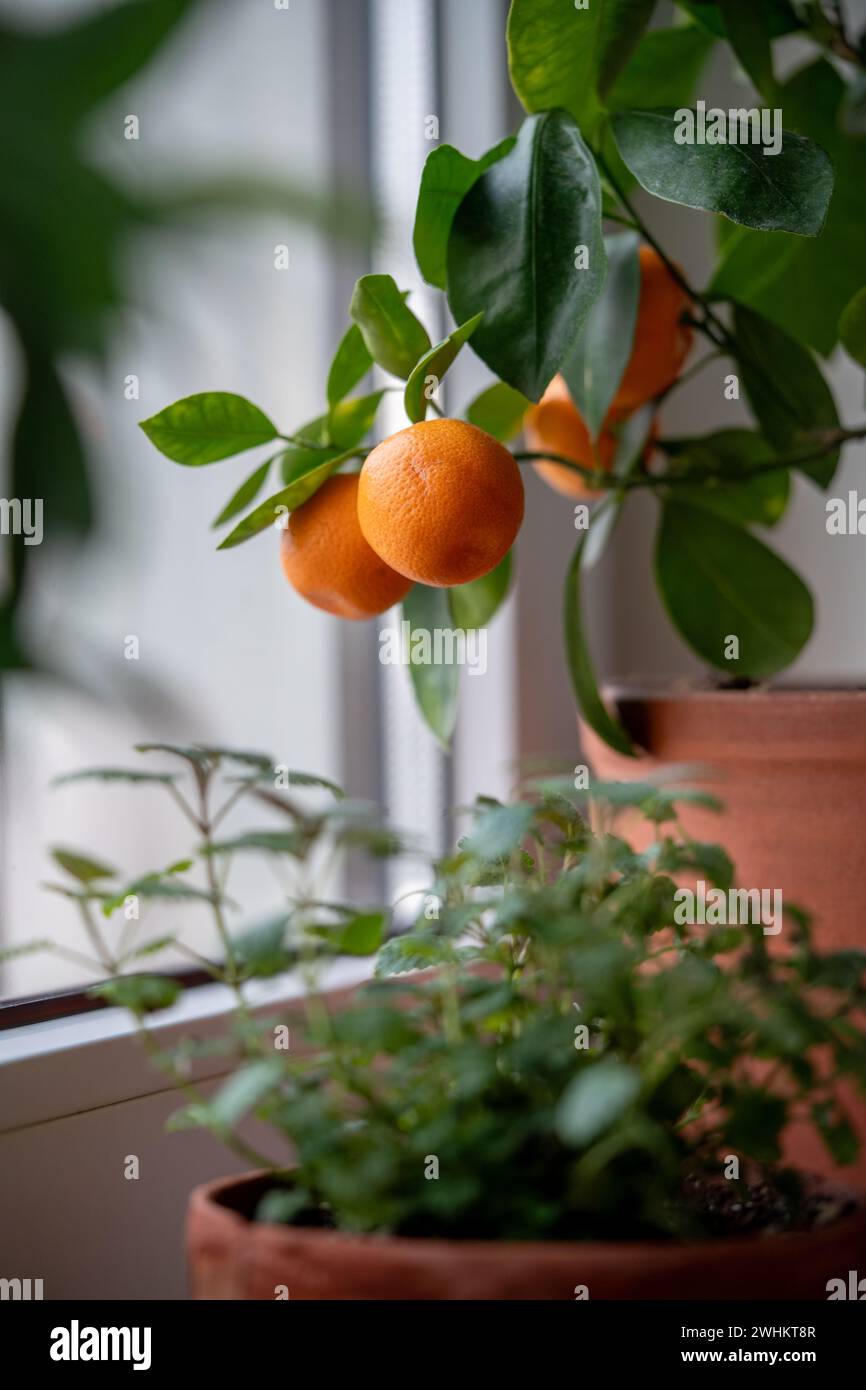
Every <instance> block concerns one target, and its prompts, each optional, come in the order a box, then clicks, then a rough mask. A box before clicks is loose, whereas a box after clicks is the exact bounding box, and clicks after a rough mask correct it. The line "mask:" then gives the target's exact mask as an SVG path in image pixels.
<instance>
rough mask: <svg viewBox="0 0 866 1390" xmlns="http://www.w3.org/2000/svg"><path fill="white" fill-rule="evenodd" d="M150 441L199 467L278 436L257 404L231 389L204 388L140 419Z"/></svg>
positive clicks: (178, 459) (176, 459) (167, 453)
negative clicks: (212, 389) (209, 389)
mask: <svg viewBox="0 0 866 1390" xmlns="http://www.w3.org/2000/svg"><path fill="white" fill-rule="evenodd" d="M141 428H142V429H143V430H144V432H145V434H146V435H147V437H148V439H149V440H150V442H151V444H155V445H156V447H157V449H159V451H160V453H162V454H165V456H166V458H170V459H173V460H174V462H175V463H182V464H185V465H186V466H188V467H200V466H201V465H202V464H205V463H216V462H217V460H218V459H224V458H229V457H230V455H232V454H240V453H243V451H244V450H245V449H254V448H255V447H256V445H258V444H267V443H268V441H269V440H271V439H276V437H277V428H276V426H275V425H272V424H271V422H270V420H269V419H268V417H267V415H264V414H263V413H262V411H261V410H259V408H258V406H256V405H253V404H252V403H251V402H250V401H248V400H246V399H245V397H244V396H235V395H233V394H232V393H231V392H230V391H202V392H201V393H200V394H199V395H197V396H185V397H184V399H183V400H180V401H175V403H174V405H169V406H166V408H165V410H161V411H160V412H159V414H158V415H152V416H151V417H150V419H149V420H142V421H141Z"/></svg>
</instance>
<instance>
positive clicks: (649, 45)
mask: <svg viewBox="0 0 866 1390" xmlns="http://www.w3.org/2000/svg"><path fill="white" fill-rule="evenodd" d="M712 47H713V40H712V39H711V38H710V36H709V35H708V34H707V33H706V32H705V31H704V30H703V29H699V28H698V27H697V25H694V24H680V25H677V26H676V28H673V29H651V30H650V32H649V33H648V34H644V36H643V38H642V39H641V41H640V43H639V44H638V46H637V48H636V49H635V50H634V52H633V53H632V55H631V57H630V58H629V60H628V62H627V63H626V66H625V67H624V68H623V70H622V72H621V73H620V75H619V77H618V78H617V79H616V81H615V82H614V84H613V86H612V88H611V90H610V91H609V92H608V94H607V105H608V107H609V108H610V110H612V111H622V110H624V109H625V108H627V107H632V106H675V107H676V106H687V105H688V104H689V102H690V100H691V95H692V92H693V90H694V86H695V83H696V82H697V80H698V77H699V76H700V74H701V70H702V68H703V66H704V64H705V62H706V61H707V58H708V57H709V54H710V52H711V50H712Z"/></svg>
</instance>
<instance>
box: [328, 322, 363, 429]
mask: <svg viewBox="0 0 866 1390" xmlns="http://www.w3.org/2000/svg"><path fill="white" fill-rule="evenodd" d="M372 365H373V359H372V357H371V356H370V354H369V352H368V351H367V345H366V343H365V342H364V339H363V337H362V336H361V330H360V328H359V327H358V325H357V324H356V323H353V324H352V325H351V327H350V328H348V329H347V330H346V332H345V333H344V335H343V337H342V339H341V341H340V345H339V347H338V348H337V351H336V352H335V354H334V360H333V362H332V363H331V370H330V371H329V372H328V407H329V409H330V410H333V408H334V406H335V405H337V404H338V403H339V402H340V401H341V400H342V399H343V397H344V396H348V394H349V392H350V391H351V390H352V389H353V388H354V387H355V386H357V385H358V382H359V381H360V380H361V379H362V378H363V377H365V376H366V375H367V373H368V372H369V370H370V368H371V367H372Z"/></svg>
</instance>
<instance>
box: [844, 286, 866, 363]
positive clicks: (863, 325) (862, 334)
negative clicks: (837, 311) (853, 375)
mask: <svg viewBox="0 0 866 1390" xmlns="http://www.w3.org/2000/svg"><path fill="white" fill-rule="evenodd" d="M839 341H840V343H841V344H842V346H843V348H844V349H845V351H846V352H847V354H848V356H849V357H853V359H854V361H855V362H859V364H860V366H861V367H866V286H864V287H863V289H860V290H858V291H857V293H856V294H855V296H854V298H853V299H852V300H850V301H849V302H848V304H847V305H846V306H845V311H844V313H843V314H842V317H841V318H840V320H839Z"/></svg>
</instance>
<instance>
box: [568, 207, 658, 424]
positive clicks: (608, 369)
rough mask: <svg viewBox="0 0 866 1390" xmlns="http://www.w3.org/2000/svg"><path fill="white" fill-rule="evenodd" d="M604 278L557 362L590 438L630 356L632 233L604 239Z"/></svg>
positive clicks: (635, 295)
mask: <svg viewBox="0 0 866 1390" xmlns="http://www.w3.org/2000/svg"><path fill="white" fill-rule="evenodd" d="M604 244H605V249H606V251H607V279H606V280H605V282H604V288H603V289H602V292H601V294H600V295H599V297H598V299H597V300H596V302H595V304H594V305H593V307H592V309H591V310H590V313H589V317H588V318H587V320H586V323H585V324H584V327H583V332H582V333H581V335H580V337H579V338H578V340H577V343H576V344H575V346H574V348H573V349H572V351H571V352H570V353H569V355H568V357H567V358H566V360H565V362H564V363H563V366H562V375H563V376H564V377H565V380H566V384H567V386H568V389H569V391H570V392H571V395H572V397H573V399H574V401H575V403H576V404H577V406H578V408H579V410H580V413H581V414H582V416H583V418H584V420H585V421H586V425H587V428H588V429H589V432H590V435H591V436H592V437H593V438H595V437H596V436H597V435H598V432H599V430H600V429H601V426H602V423H603V421H604V419H605V416H606V415H607V412H608V408H609V406H610V403H611V401H612V400H613V398H614V396H615V395H616V392H617V388H618V386H619V384H620V382H621V380H622V376H623V372H624V371H625V369H626V366H627V365H628V360H629V358H630V356H631V349H632V342H633V340H634V327H635V323H636V322H637V306H638V300H639V298H640V262H639V260H638V237H637V233H636V232H624V233H623V234H622V235H621V236H612V237H605V243H604Z"/></svg>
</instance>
